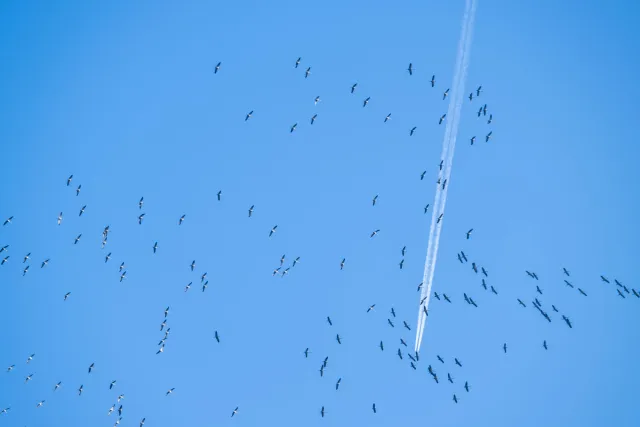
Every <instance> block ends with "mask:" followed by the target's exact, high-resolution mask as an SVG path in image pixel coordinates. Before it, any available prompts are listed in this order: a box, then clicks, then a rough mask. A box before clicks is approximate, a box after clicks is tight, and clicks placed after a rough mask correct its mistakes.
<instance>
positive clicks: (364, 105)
mask: <svg viewBox="0 0 640 427" xmlns="http://www.w3.org/2000/svg"><path fill="white" fill-rule="evenodd" d="M370 99H371V97H368V98H367V99H365V100H364V102H363V103H362V106H363V107H366V106H367V104H368V103H369V100H370Z"/></svg>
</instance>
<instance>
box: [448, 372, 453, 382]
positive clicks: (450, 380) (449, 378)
mask: <svg viewBox="0 0 640 427" xmlns="http://www.w3.org/2000/svg"><path fill="white" fill-rule="evenodd" d="M447 380H448V381H449V382H450V383H451V384H453V378H451V374H450V373H448V372H447Z"/></svg>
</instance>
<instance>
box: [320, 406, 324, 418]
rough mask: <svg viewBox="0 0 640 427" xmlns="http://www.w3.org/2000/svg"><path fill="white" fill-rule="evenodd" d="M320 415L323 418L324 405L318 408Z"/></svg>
mask: <svg viewBox="0 0 640 427" xmlns="http://www.w3.org/2000/svg"><path fill="white" fill-rule="evenodd" d="M320 415H321V416H322V418H324V406H323V407H322V409H320Z"/></svg>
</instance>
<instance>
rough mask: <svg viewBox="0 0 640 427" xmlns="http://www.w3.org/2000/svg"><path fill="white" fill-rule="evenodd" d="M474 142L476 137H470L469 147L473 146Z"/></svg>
mask: <svg viewBox="0 0 640 427" xmlns="http://www.w3.org/2000/svg"><path fill="white" fill-rule="evenodd" d="M474 142H476V137H475V136H472V137H471V145H473V143H474Z"/></svg>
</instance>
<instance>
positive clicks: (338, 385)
mask: <svg viewBox="0 0 640 427" xmlns="http://www.w3.org/2000/svg"><path fill="white" fill-rule="evenodd" d="M340 381H342V378H338V381H337V382H336V390H338V387H340Z"/></svg>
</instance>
